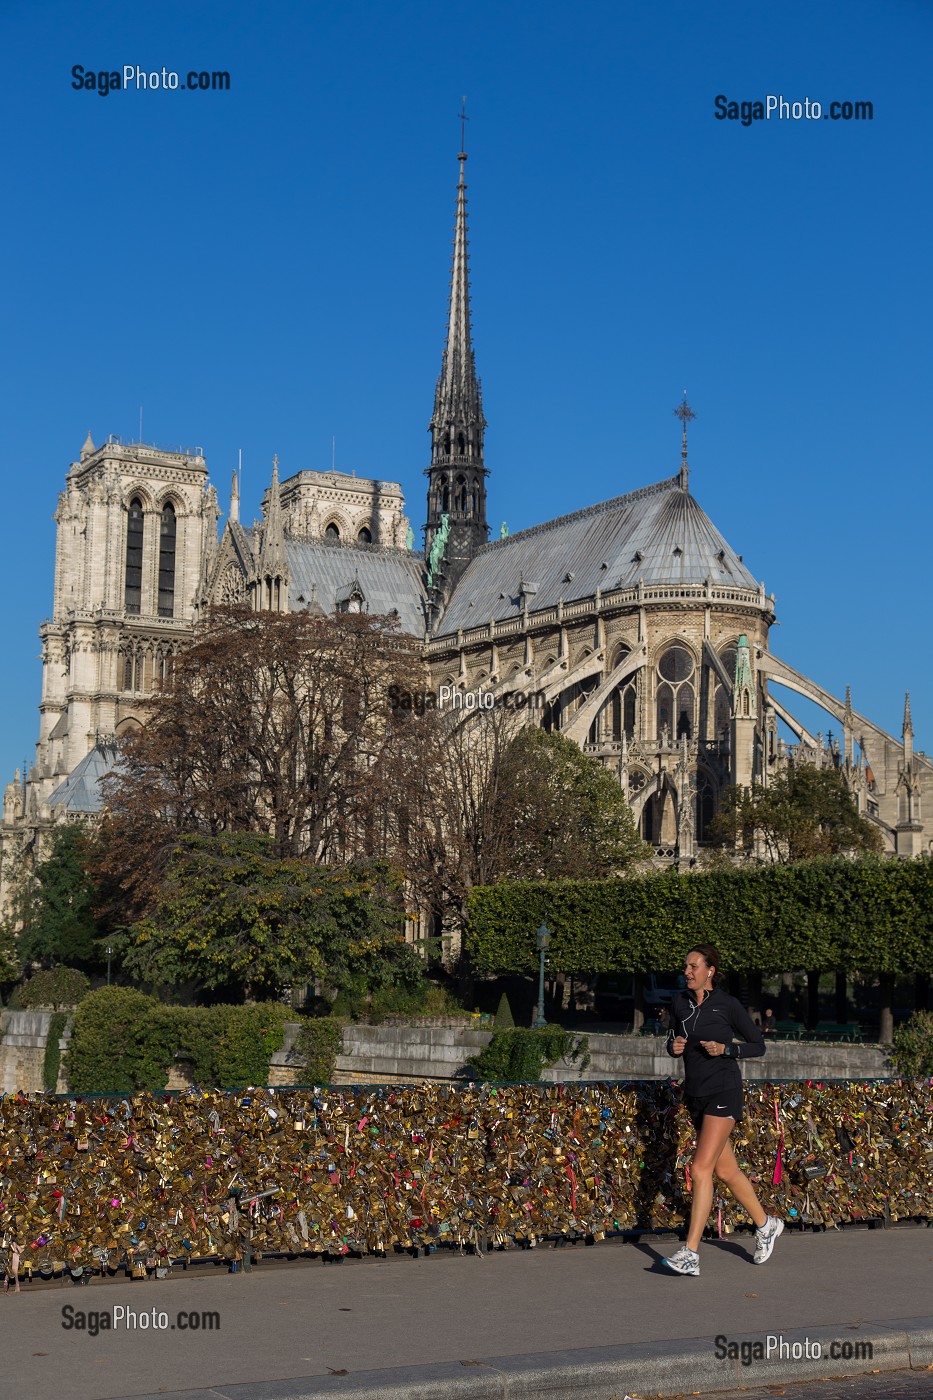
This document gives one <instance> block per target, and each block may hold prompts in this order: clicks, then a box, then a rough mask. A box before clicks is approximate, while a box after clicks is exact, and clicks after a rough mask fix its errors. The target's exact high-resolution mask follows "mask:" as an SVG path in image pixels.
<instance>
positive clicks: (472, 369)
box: [426, 111, 489, 572]
mask: <svg viewBox="0 0 933 1400" xmlns="http://www.w3.org/2000/svg"><path fill="white" fill-rule="evenodd" d="M465 121H466V112H465V111H463V112H461V150H460V152H459V154H458V156H457V159H458V161H459V162H460V179H459V182H458V184H457V215H456V222H455V224H454V246H453V259H452V266H451V277H450V301H449V305H448V310H447V339H446V343H445V345H444V352H443V356H442V358H441V372H440V375H439V376H438V379H437V385H436V387H435V391H434V412H433V414H432V415H431V422H430V425H429V431H430V433H431V465H430V467H428V468H427V475H428V478H429V485H428V520H427V526H426V536H427V538H426V544H427V547H428V548H429V549H430V546H431V542H432V540H433V538H434V536H435V534H437V532H438V531H439V530H440V529H441V526H442V516H444V515H447V516H448V517H449V522H450V534H449V539H448V542H447V545H446V548H445V551H444V558H445V559H446V560H447V562H448V565H449V567H450V568H451V569H453V571H454V572H458V571H459V569H460V568H462V567H465V565H466V563H467V562H468V561H469V560H470V559H471V558H472V557H473V555H474V554H475V553H476V550H477V549H478V548H479V547H480V546H481V545H483V544H485V543H486V540H487V538H488V533H489V532H488V529H487V526H486V480H485V478H486V469H485V466H484V464H483V432H484V429H485V427H486V420H485V419H484V417H483V400H482V390H481V388H480V381H479V379H478V378H477V374H476V365H475V362H474V358H473V336H472V325H471V320H470V270H469V244H468V239H467V198H466V191H467V186H466V178H465V172H466V160H467V154H466V151H464V150H463V149H462V146H463V123H464V122H465Z"/></svg>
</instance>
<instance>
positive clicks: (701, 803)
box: [697, 769, 716, 841]
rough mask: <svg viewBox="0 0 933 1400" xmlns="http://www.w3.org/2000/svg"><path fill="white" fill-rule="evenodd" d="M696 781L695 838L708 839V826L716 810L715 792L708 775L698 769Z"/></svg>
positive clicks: (699, 839)
mask: <svg viewBox="0 0 933 1400" xmlns="http://www.w3.org/2000/svg"><path fill="white" fill-rule="evenodd" d="M698 777H699V780H698V782H697V840H698V841H708V840H709V839H710V826H711V824H712V821H713V817H714V815H715V812H716V792H715V789H714V787H713V784H712V782H711V781H710V778H709V775H708V774H707V773H704V772H703V770H702V769H701V770H700V773H699V775H698Z"/></svg>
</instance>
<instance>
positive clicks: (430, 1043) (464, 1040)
mask: <svg viewBox="0 0 933 1400" xmlns="http://www.w3.org/2000/svg"><path fill="white" fill-rule="evenodd" d="M51 1019H52V1012H51V1011H3V1012H0V1033H2V1039H0V1093H4V1094H11V1093H16V1092H22V1093H32V1094H36V1093H41V1092H42V1064H43V1059H44V1056H45V1044H46V1039H47V1037H48V1032H49V1023H50V1021H51ZM297 1029H298V1028H297V1026H295V1025H288V1026H287V1027H286V1033H285V1042H284V1044H283V1046H282V1049H281V1050H278V1051H277V1052H276V1053H275V1055H273V1057H272V1063H271V1065H270V1069H269V1084H270V1085H272V1086H274V1087H285V1086H287V1085H289V1084H295V1083H297V1082H299V1080H300V1078H301V1075H300V1071H299V1069H298V1067H297V1066H296V1065H295V1064H294V1063H293V1062H292V1060H291V1053H290V1052H291V1047H292V1045H293V1043H294V1040H295V1035H296V1032H297ZM491 1034H492V1032H491V1031H488V1030H479V1029H474V1028H473V1027H472V1026H467V1025H463V1024H460V1025H457V1024H451V1023H450V1022H448V1023H447V1024H437V1023H436V1021H435V1022H433V1023H430V1024H423V1025H418V1024H412V1025H381V1026H365V1025H348V1026H347V1027H346V1028H345V1029H344V1033H343V1046H342V1050H341V1053H340V1055H339V1056H338V1058H337V1069H336V1073H335V1075H334V1083H335V1084H341V1085H349V1084H405V1083H412V1082H417V1081H431V1082H436V1083H444V1082H450V1081H453V1080H459V1081H461V1082H462V1081H463V1080H464V1079H467V1078H469V1070H468V1068H467V1060H468V1059H469V1058H470V1056H471V1055H475V1054H478V1053H479V1051H480V1050H482V1048H483V1046H485V1045H486V1044H488V1042H489V1040H490V1038H491ZM69 1035H70V1024H69V1025H68V1026H66V1028H65V1033H64V1035H63V1036H62V1039H61V1041H60V1042H59V1043H60V1046H61V1049H62V1052H64V1050H65V1049H66V1047H67V1045H68V1040H69ZM588 1040H589V1053H590V1063H589V1064H588V1065H587V1067H586V1069H585V1070H583V1071H581V1070H580V1069H579V1067H578V1066H576V1065H573V1064H570V1065H566V1064H557V1065H554V1066H553V1067H552V1068H551V1069H547V1070H545V1071H544V1078H545V1080H546V1081H548V1082H550V1083H557V1082H559V1081H562V1080H563V1081H567V1082H571V1081H576V1080H581V1079H582V1080H588V1081H599V1080H636V1079H667V1078H670V1077H671V1076H672V1075H673V1074H674V1073H675V1072H676V1070H677V1064H676V1062H675V1061H674V1060H672V1059H671V1058H670V1057H669V1056H668V1055H667V1054H666V1053H665V1050H664V1037H663V1036H632V1035H605V1034H598V1035H590V1036H588ZM741 1065H742V1070H743V1073H744V1076H745V1078H746V1079H748V1080H755V1079H771V1080H775V1079H778V1080H779V1079H879V1078H883V1077H884V1076H885V1075H888V1074H890V1073H891V1069H890V1065H889V1064H888V1061H887V1057H886V1054H885V1051H884V1049H883V1048H882V1047H881V1046H880V1045H829V1044H825V1043H818V1042H813V1041H789V1040H788V1041H775V1042H773V1043H771V1044H769V1045H768V1047H767V1053H766V1054H765V1055H764V1056H763V1057H762V1058H760V1059H754V1060H743V1061H742V1062H741ZM188 1082H189V1081H188V1080H187V1079H186V1078H185V1076H184V1075H183V1074H182V1073H181V1072H180V1071H179V1070H177V1069H175V1068H173V1069H172V1070H171V1072H170V1075H169V1082H168V1087H169V1088H170V1089H184V1088H186V1087H187V1086H188ZM56 1087H57V1089H58V1092H59V1093H65V1092H67V1085H66V1084H65V1082H64V1079H63V1077H62V1075H61V1072H59V1082H58V1085H57V1086H56Z"/></svg>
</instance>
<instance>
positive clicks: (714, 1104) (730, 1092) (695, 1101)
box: [684, 1084, 744, 1131]
mask: <svg viewBox="0 0 933 1400" xmlns="http://www.w3.org/2000/svg"><path fill="white" fill-rule="evenodd" d="M684 1103H685V1104H686V1107H687V1112H688V1113H689V1114H690V1120H691V1122H692V1123H693V1126H694V1127H695V1128H696V1129H697V1131H699V1129H700V1125H701V1123H702V1122H703V1119H704V1117H705V1116H706V1115H707V1114H709V1116H710V1117H711V1118H734V1119H735V1121H736V1122H737V1123H739V1122H741V1120H742V1111H743V1109H744V1102H743V1094H742V1085H741V1084H736V1085H735V1086H734V1087H733V1088H729V1089H723V1090H722V1091H721V1092H720V1093H718V1094H702V1095H699V1096H698V1095H696V1094H686V1095H685V1096H684Z"/></svg>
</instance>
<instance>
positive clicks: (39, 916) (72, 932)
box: [19, 824, 100, 968]
mask: <svg viewBox="0 0 933 1400" xmlns="http://www.w3.org/2000/svg"><path fill="white" fill-rule="evenodd" d="M88 857H89V842H88V839H87V837H86V835H85V833H84V831H83V830H82V829H81V827H79V826H74V825H71V824H69V825H63V826H56V827H55V828H54V829H53V831H52V838H51V842H50V845H49V852H48V855H47V856H46V858H45V859H44V860H41V861H39V863H38V865H37V866H36V868H35V871H34V872H33V875H32V877H28V876H27V877H26V878H27V881H28V889H25V890H24V895H23V898H22V900H21V905H20V911H19V912H20V917H21V919H22V929H21V932H20V934H19V951H20V955H21V957H22V959H23V960H24V961H25V962H41V963H43V964H44V965H45V966H46V967H53V966H56V965H57V964H59V963H64V964H67V965H68V966H69V967H83V968H93V967H96V966H97V965H98V964H99V962H100V956H99V953H98V951H97V947H96V944H95V939H96V938H97V934H98V928H97V921H96V919H95V917H94V903H95V898H96V890H95V886H94V882H93V880H92V878H91V876H90V875H89V874H88V870H87V864H88Z"/></svg>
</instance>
